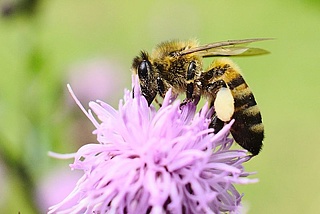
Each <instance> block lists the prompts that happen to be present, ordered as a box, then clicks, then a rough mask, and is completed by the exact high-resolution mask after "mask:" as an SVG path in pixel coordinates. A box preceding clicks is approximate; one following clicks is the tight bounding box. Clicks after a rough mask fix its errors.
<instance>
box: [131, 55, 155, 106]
mask: <svg viewBox="0 0 320 214" xmlns="http://www.w3.org/2000/svg"><path fill="white" fill-rule="evenodd" d="M132 72H133V73H134V74H137V75H138V77H139V82H140V88H141V93H142V95H143V96H144V97H145V98H146V100H147V102H148V104H149V105H150V104H151V103H152V101H153V100H154V98H155V96H156V95H157V82H156V79H157V74H156V72H155V71H154V68H153V66H152V63H151V62H150V59H149V55H148V53H146V52H141V54H140V56H137V57H135V58H134V59H133V63H132Z"/></svg>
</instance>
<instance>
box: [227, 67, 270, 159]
mask: <svg viewBox="0 0 320 214" xmlns="http://www.w3.org/2000/svg"><path fill="white" fill-rule="evenodd" d="M232 76H233V79H232V80H230V81H229V82H228V83H227V84H228V87H229V89H230V90H231V92H232V94H233V97H234V107H235V111H234V114H233V116H232V118H233V119H235V123H234V124H233V125H232V127H231V134H232V136H233V138H234V139H235V141H236V142H237V143H238V144H239V145H241V146H242V147H243V148H245V149H247V150H248V151H249V152H251V153H252V154H253V155H257V154H258V153H259V152H260V150H261V147H262V140H263V138H264V128H263V124H262V118H261V113H260V111H259V108H258V106H257V103H256V101H255V99H254V96H253V94H252V92H251V90H250V89H249V87H248V85H247V84H246V82H245V81H244V79H243V77H242V76H241V75H240V73H237V75H232Z"/></svg>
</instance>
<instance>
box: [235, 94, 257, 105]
mask: <svg viewBox="0 0 320 214" xmlns="http://www.w3.org/2000/svg"><path fill="white" fill-rule="evenodd" d="M255 105H257V103H256V100H255V99H254V96H253V94H252V93H250V94H248V95H246V96H244V97H234V107H235V108H239V107H241V106H245V107H246V108H249V107H251V106H255Z"/></svg>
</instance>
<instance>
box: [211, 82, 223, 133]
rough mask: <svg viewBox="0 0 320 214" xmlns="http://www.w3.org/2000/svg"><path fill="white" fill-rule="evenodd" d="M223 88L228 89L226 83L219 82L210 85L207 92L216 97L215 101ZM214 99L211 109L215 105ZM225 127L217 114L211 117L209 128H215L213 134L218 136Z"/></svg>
mask: <svg viewBox="0 0 320 214" xmlns="http://www.w3.org/2000/svg"><path fill="white" fill-rule="evenodd" d="M223 87H225V88H226V87H227V85H226V83H225V81H223V80H218V81H215V82H213V83H210V84H208V85H207V87H206V90H207V92H209V93H210V94H212V95H214V99H215V96H216V94H217V92H218V91H219V90H220V89H221V88H223ZM214 99H213V100H212V101H211V102H210V108H211V107H212V106H213V105H214ZM223 126H224V122H223V121H222V120H220V119H219V118H218V116H217V115H216V113H214V114H213V115H212V117H211V122H210V124H209V128H213V129H214V131H213V133H215V134H217V133H218V132H219V131H220V130H221V129H222V128H223Z"/></svg>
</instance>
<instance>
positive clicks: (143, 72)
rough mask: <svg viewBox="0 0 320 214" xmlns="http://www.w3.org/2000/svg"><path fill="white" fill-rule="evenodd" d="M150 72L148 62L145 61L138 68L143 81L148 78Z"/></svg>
mask: <svg viewBox="0 0 320 214" xmlns="http://www.w3.org/2000/svg"><path fill="white" fill-rule="evenodd" d="M149 70H150V66H149V64H148V62H147V61H146V60H143V61H142V62H141V63H140V65H139V67H138V75H139V78H141V79H146V78H147V77H148V73H149Z"/></svg>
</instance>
